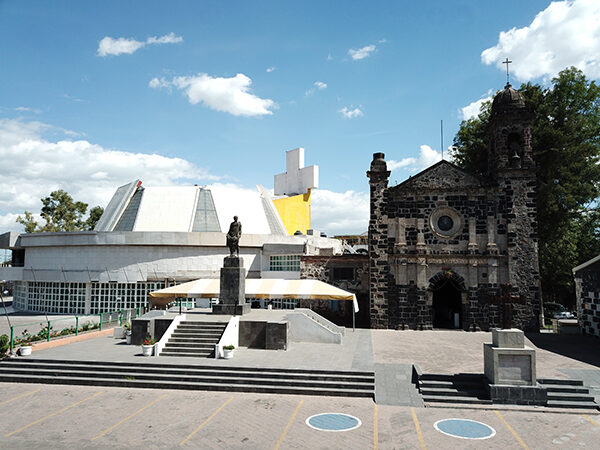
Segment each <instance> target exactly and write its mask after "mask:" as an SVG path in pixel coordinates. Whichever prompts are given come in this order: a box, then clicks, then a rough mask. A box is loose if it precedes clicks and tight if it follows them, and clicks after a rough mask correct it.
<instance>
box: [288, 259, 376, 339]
mask: <svg viewBox="0 0 600 450" xmlns="http://www.w3.org/2000/svg"><path fill="white" fill-rule="evenodd" d="M300 278H302V279H312V280H320V281H323V282H325V283H328V284H331V285H333V286H336V287H339V288H340V289H344V290H345V291H348V292H352V293H353V294H355V295H356V300H357V302H358V308H359V311H358V313H357V314H356V317H355V320H356V326H357V327H359V328H368V327H369V324H370V317H369V257H368V256H367V255H360V254H353V255H337V256H301V257H300ZM351 303H352V302H338V309H337V310H335V311H334V310H332V309H331V307H330V302H329V301H328V300H320V301H314V300H310V301H309V300H300V304H299V307H301V308H310V309H312V310H313V311H315V312H317V313H319V314H321V315H322V316H323V317H326V318H327V319H329V320H331V321H332V322H334V323H336V324H337V325H345V326H351V325H352V304H351Z"/></svg>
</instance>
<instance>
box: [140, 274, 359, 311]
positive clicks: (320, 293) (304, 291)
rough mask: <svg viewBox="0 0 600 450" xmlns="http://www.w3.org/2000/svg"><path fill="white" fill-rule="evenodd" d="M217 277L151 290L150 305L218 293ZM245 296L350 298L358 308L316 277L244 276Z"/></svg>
mask: <svg viewBox="0 0 600 450" xmlns="http://www.w3.org/2000/svg"><path fill="white" fill-rule="evenodd" d="M219 289H220V280H219V279H218V278H207V279H201V280H195V281H189V282H187V283H182V284H178V285H175V286H171V287H168V288H165V289H159V290H158V291H154V292H150V297H151V299H152V304H153V305H165V304H167V303H169V302H171V301H173V300H174V299H176V298H180V297H191V298H215V297H219ZM246 297H247V298H298V299H306V300H351V301H352V303H353V305H354V312H358V302H357V301H356V296H355V295H354V294H353V293H351V292H347V291H344V290H342V289H340V288H337V287H335V286H331V285H330V284H327V283H324V282H322V281H319V280H284V279H279V278H277V279H268V278H263V279H246Z"/></svg>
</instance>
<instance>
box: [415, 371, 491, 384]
mask: <svg viewBox="0 0 600 450" xmlns="http://www.w3.org/2000/svg"><path fill="white" fill-rule="evenodd" d="M419 380H422V381H452V382H457V381H458V382H463V383H477V382H482V381H485V376H484V375H483V374H478V373H459V374H455V375H452V374H445V373H423V374H421V375H420V376H419Z"/></svg>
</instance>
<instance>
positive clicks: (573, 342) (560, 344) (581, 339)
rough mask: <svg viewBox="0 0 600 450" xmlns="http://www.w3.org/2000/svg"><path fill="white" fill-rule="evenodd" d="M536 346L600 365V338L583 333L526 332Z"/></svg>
mask: <svg viewBox="0 0 600 450" xmlns="http://www.w3.org/2000/svg"><path fill="white" fill-rule="evenodd" d="M525 336H526V337H527V339H529V340H530V341H531V342H532V343H533V344H534V345H535V346H536V347H538V348H541V349H544V350H547V351H549V352H552V353H558V354H559V355H563V356H566V357H568V358H572V359H576V360H577V361H581V362H584V363H587V364H591V365H593V366H596V367H600V351H598V346H599V344H600V339H598V338H597V337H593V336H587V335H581V334H553V333H525Z"/></svg>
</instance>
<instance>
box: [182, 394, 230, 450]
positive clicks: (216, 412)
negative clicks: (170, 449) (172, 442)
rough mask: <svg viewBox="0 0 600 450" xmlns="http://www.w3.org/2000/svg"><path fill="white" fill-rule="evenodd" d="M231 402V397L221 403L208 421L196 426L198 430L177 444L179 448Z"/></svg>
mask: <svg viewBox="0 0 600 450" xmlns="http://www.w3.org/2000/svg"><path fill="white" fill-rule="evenodd" d="M231 400H233V397H229V398H228V399H227V400H226V401H225V403H223V404H222V405H221V406H219V407H218V408H217V410H216V411H215V412H214V413H212V414H211V415H210V416H209V417H208V419H206V420H205V421H204V422H202V423H201V424H200V425H198V428H196V429H195V430H194V431H192V432H191V433H190V434H188V436H187V437H186V438H185V439H184V440H183V441H181V442H180V443H179V446H180V447H181V446H182V445H183V444H185V443H186V442H187V441H189V440H190V439H191V437H192V436H193V435H195V434H196V433H197V432H198V431H200V429H201V428H202V427H203V426H204V425H206V424H207V423H208V422H210V421H211V420H212V419H213V417H215V416H216V415H217V414H219V413H220V412H221V410H222V409H223V408H225V406H227V403H229V402H230V401H231Z"/></svg>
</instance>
